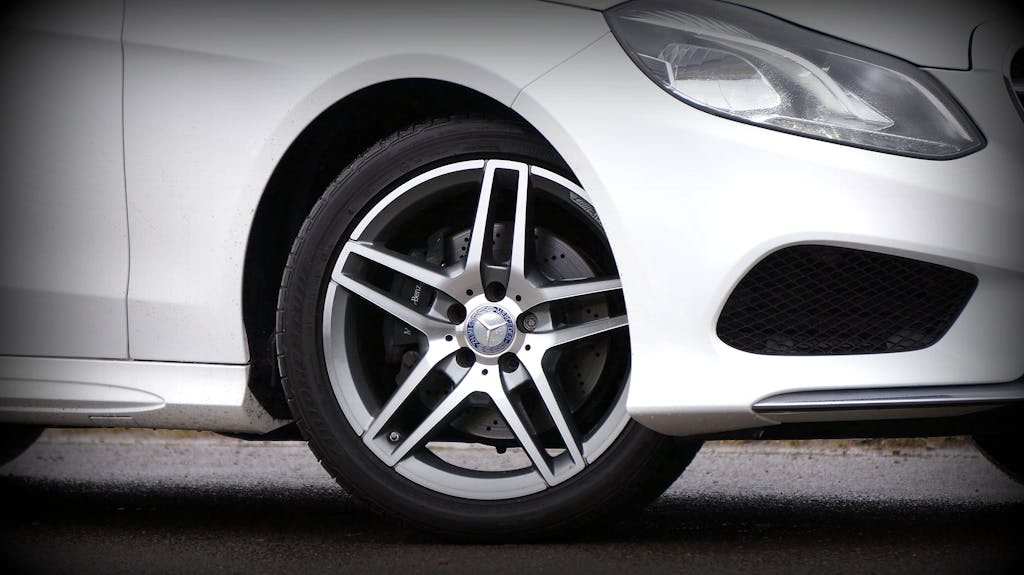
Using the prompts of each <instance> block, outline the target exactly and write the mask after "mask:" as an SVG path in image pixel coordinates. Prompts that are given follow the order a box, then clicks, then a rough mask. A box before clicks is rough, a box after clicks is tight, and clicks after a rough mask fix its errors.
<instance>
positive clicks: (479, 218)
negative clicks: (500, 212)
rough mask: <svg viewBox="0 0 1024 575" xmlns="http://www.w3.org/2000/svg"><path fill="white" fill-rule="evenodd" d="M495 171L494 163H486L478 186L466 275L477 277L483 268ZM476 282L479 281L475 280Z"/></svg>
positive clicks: (467, 254)
mask: <svg viewBox="0 0 1024 575" xmlns="http://www.w3.org/2000/svg"><path fill="white" fill-rule="evenodd" d="M496 169H497V167H496V166H495V164H494V163H492V162H487V164H486V165H485V166H484V179H483V182H482V183H481V184H480V198H479V199H478V200H477V203H476V216H475V217H474V218H473V231H472V233H471V234H470V236H469V246H467V248H466V267H465V270H466V271H465V273H466V274H476V275H477V276H479V274H480V272H481V269H482V267H483V258H484V248H485V247H487V246H488V245H489V244H490V242H489V241H488V240H489V239H490V238H489V236H490V234H491V230H490V226H488V225H487V215H488V214H489V213H490V210H491V195H492V192H493V191H494V172H495V170H496ZM477 281H481V280H480V279H477Z"/></svg>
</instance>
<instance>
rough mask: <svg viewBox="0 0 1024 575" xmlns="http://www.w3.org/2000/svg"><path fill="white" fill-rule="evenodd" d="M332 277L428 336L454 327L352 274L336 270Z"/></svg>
mask: <svg viewBox="0 0 1024 575" xmlns="http://www.w3.org/2000/svg"><path fill="white" fill-rule="evenodd" d="M331 279H333V280H334V281H335V282H336V283H337V284H338V285H340V286H341V287H343V288H345V289H347V290H348V291H350V292H352V293H353V294H355V295H357V296H359V297H361V298H363V299H365V300H366V301H368V302H370V303H372V304H373V305H375V306H377V307H379V308H380V309H382V310H383V311H385V312H387V313H389V314H391V315H393V316H395V317H396V318H398V319H399V320H400V321H403V322H405V323H406V324H409V325H410V326H412V327H414V328H416V329H418V330H419V331H421V332H423V333H424V334H425V335H427V337H431V336H436V335H437V334H439V333H444V332H447V331H450V330H451V329H452V327H453V326H452V325H451V324H448V323H445V322H443V321H438V320H436V319H433V318H429V317H427V316H425V315H423V314H421V313H419V312H417V311H415V310H413V309H412V308H410V307H408V306H406V305H405V304H404V303H401V302H399V301H396V300H394V299H392V298H391V296H390V295H389V294H386V293H384V292H382V291H381V290H379V289H377V288H375V287H373V286H370V285H367V284H364V283H362V282H360V281H359V280H357V279H355V278H354V277H352V276H349V275H346V274H344V273H340V272H336V273H335V274H334V276H333V277H332V278H331Z"/></svg>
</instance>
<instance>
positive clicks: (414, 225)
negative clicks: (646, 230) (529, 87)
mask: <svg viewBox="0 0 1024 575" xmlns="http://www.w3.org/2000/svg"><path fill="white" fill-rule="evenodd" d="M560 172H561V173H560ZM564 173H565V169H564V166H563V165H562V163H561V162H560V161H559V160H558V159H557V156H555V155H554V154H553V153H552V152H551V151H550V149H549V148H548V147H547V146H546V144H545V143H544V142H543V141H542V140H540V139H539V138H538V137H537V136H536V135H535V134H533V133H531V132H530V131H528V130H527V129H525V128H523V127H520V126H519V125H517V124H510V123H505V122H493V121H486V120H480V119H462V118H456V119H446V120H436V121H433V122H428V123H425V124H421V125H418V126H415V127H413V128H411V129H410V130H407V131H403V132H400V133H398V134H396V135H394V136H392V137H391V138H389V139H387V140H385V141H383V142H382V143H380V144H378V145H377V146H376V147H374V148H373V149H371V150H370V151H369V152H367V154H365V155H364V156H362V157H360V158H359V159H357V160H356V161H355V162H354V163H353V164H352V165H350V166H349V167H348V168H347V169H346V170H345V171H344V172H343V173H342V174H341V175H340V176H339V177H338V179H337V180H335V182H334V183H333V184H332V185H331V186H330V187H329V188H328V190H327V191H326V192H325V194H324V196H323V198H321V200H320V202H319V203H318V204H317V206H316V207H315V208H314V210H313V212H312V213H311V214H310V216H309V218H308V219H307V221H306V223H305V225H304V226H303V229H302V232H301V233H300V236H299V238H298V239H297V240H296V242H295V245H294V247H293V252H292V256H291V258H290V260H289V268H288V270H287V271H286V274H285V278H284V282H283V286H282V294H281V299H280V304H281V309H280V310H279V325H278V329H279V333H278V346H279V350H280V353H281V368H282V372H283V374H284V376H285V380H284V381H285V386H286V390H287V391H288V393H289V401H290V403H291V406H292V410H293V412H294V413H295V416H296V418H297V420H298V422H299V425H300V428H301V429H302V430H303V432H304V433H305V435H306V436H307V438H308V439H309V441H310V446H311V448H312V449H313V450H314V452H315V453H316V454H317V455H318V456H319V457H320V458H321V460H322V461H323V462H324V465H325V467H326V468H327V469H328V470H329V471H331V473H332V474H333V475H334V476H335V477H336V478H337V479H338V480H339V481H340V482H341V483H342V484H343V485H344V486H346V487H347V488H348V489H349V490H351V491H353V492H354V493H356V494H357V495H360V496H361V497H362V498H364V499H366V500H368V501H369V502H370V503H371V504H373V505H374V506H375V507H378V508H381V509H383V510H385V511H388V512H391V513H392V514H395V515H398V516H399V517H401V518H404V519H405V520H407V521H410V522H413V523H415V524H417V525H419V526H423V527H426V528H429V529H432V530H434V531H438V532H442V533H446V534H449V535H458V536H462V537H475V538H480V537H484V538H490V537H494V536H506V537H507V536H520V537H521V536H528V535H536V534H539V533H545V532H549V531H563V530H565V529H567V528H569V527H572V526H576V525H579V524H580V523H581V522H585V521H589V520H590V519H592V518H594V517H596V516H599V515H604V514H608V513H614V512H616V511H619V510H622V509H625V508H629V507H632V506H633V505H635V504H639V503H644V502H645V501H646V500H647V499H650V498H651V497H654V496H656V495H658V494H659V493H660V492H661V491H662V490H663V489H664V488H665V487H666V486H667V485H668V484H669V483H670V482H671V481H672V480H673V479H674V478H675V477H676V476H677V475H678V474H679V472H680V471H681V470H682V468H683V467H684V466H685V465H686V464H687V463H688V462H689V461H690V459H692V457H693V455H694V454H695V453H696V449H697V448H698V445H697V444H694V443H680V442H678V441H675V440H671V439H668V438H665V437H662V436H659V435H657V434H655V433H653V432H651V431H649V430H646V429H644V428H642V427H640V426H639V425H637V424H636V423H634V422H631V421H630V419H629V416H628V414H627V413H626V409H625V398H626V386H627V382H628V376H629V337H628V324H627V320H626V314H625V311H626V310H625V302H624V299H623V294H622V285H621V283H620V281H619V278H618V273H617V269H616V267H615V262H614V258H613V257H612V253H611V249H610V247H609V245H608V242H607V239H606V238H605V235H604V232H603V229H602V226H601V222H600V220H599V219H598V217H597V215H596V213H595V211H594V208H593V207H592V205H591V203H590V201H589V200H588V198H587V195H586V193H585V192H584V191H583V190H582V189H581V188H580V187H579V186H578V185H577V184H576V183H574V182H573V181H572V180H570V179H568V178H567V177H566V176H565V175H562V174H564Z"/></svg>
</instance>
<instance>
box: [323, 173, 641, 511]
mask: <svg viewBox="0 0 1024 575" xmlns="http://www.w3.org/2000/svg"><path fill="white" fill-rule="evenodd" d="M495 161H496V160H468V161H461V162H455V163H452V164H447V165H444V166H441V167H438V168H434V169H432V170H430V171H427V172H425V173H423V174H420V175H418V176H415V177H414V178H412V179H410V180H409V181H407V182H405V183H403V184H402V185H400V186H399V187H398V188H396V189H395V190H394V191H392V192H390V193H388V194H387V195H386V196H385V197H384V198H382V199H381V200H380V201H379V202H377V203H376V204H374V205H373V207H371V209H370V210H369V211H367V213H366V214H365V215H364V216H363V217H362V218H361V219H360V220H359V222H358V224H357V225H356V227H355V228H354V229H353V231H352V233H351V234H350V235H349V237H348V238H347V239H346V238H343V244H342V245H344V243H346V242H347V241H348V240H352V241H360V240H365V239H366V238H365V237H364V236H365V234H366V231H367V229H368V228H369V227H370V226H371V225H372V224H374V223H375V220H376V219H377V218H379V217H381V215H382V214H383V213H384V212H385V210H387V209H388V208H389V207H391V206H392V205H393V204H394V202H396V201H398V200H399V199H400V198H402V197H403V196H405V195H406V194H408V193H410V192H412V191H414V190H416V189H417V188H418V187H420V186H421V185H423V184H424V183H427V182H430V181H432V180H434V179H436V178H438V177H441V176H444V175H448V174H452V173H455V172H461V171H472V170H483V169H485V168H486V166H487V165H488V163H491V162H495ZM497 162H500V163H502V164H509V165H515V166H522V165H523V164H521V163H518V162H508V161H504V160H497ZM501 167H505V166H501ZM527 169H528V172H529V174H530V175H531V176H536V177H539V178H543V179H544V180H547V181H548V183H549V184H553V185H555V186H557V187H560V188H563V189H565V190H566V191H568V192H570V193H571V194H575V195H576V196H578V197H580V198H582V199H584V200H585V201H587V202H589V197H588V196H587V194H586V192H585V191H584V190H582V188H580V187H579V186H577V185H575V184H574V183H572V182H571V181H569V180H567V179H565V178H563V177H562V176H559V175H558V174H555V173H554V172H550V171H548V170H546V169H544V168H540V167H537V166H528V168H527ZM385 225H386V224H385ZM343 264H344V262H343V261H342V256H341V252H339V253H338V255H336V256H335V258H334V262H333V264H332V265H331V266H330V269H332V270H335V269H336V268H338V267H339V266H341V265H343ZM339 288H341V289H339ZM353 295H354V294H351V293H350V292H348V290H346V289H344V288H343V287H341V286H340V285H338V284H337V283H335V282H333V281H329V282H327V290H326V294H325V302H324V307H323V316H322V329H321V335H322V346H323V348H322V349H323V357H324V363H325V366H326V371H327V375H328V379H329V381H330V383H331V387H332V390H333V392H334V394H335V398H336V400H337V402H338V404H339V407H340V408H341V411H342V413H343V414H344V416H345V418H346V420H347V421H348V423H349V425H350V426H351V427H352V429H353V431H354V432H355V433H356V434H357V435H358V436H360V437H362V436H363V435H364V434H365V433H366V432H367V430H368V429H369V427H370V424H371V423H372V422H373V421H374V419H375V416H374V415H373V414H372V413H371V410H370V408H369V407H368V406H367V405H366V398H365V397H364V394H365V391H364V392H363V393H361V392H360V390H359V389H358V387H359V384H358V383H357V382H356V380H355V378H354V377H353V376H352V375H351V373H352V372H351V369H352V365H351V364H350V361H349V357H348V353H347V349H346V347H347V346H346V339H347V334H346V325H345V324H346V321H347V318H346V316H347V313H348V305H349V301H348V298H350V297H352V296H353ZM356 299H357V300H358V299H359V297H358V296H356ZM363 303H364V304H365V302H363ZM473 306H475V307H473ZM466 307H467V309H473V310H474V312H473V313H475V312H476V311H477V310H479V309H482V308H484V307H497V308H499V309H503V310H504V311H506V312H507V313H508V314H509V316H511V318H512V320H513V322H516V321H518V318H519V316H520V315H521V314H522V313H523V312H524V311H525V310H523V309H521V308H520V306H519V305H518V304H517V303H516V302H515V301H514V300H512V299H510V298H507V297H506V298H504V299H502V300H501V301H499V302H491V301H489V300H487V299H486V297H485V296H484V295H483V294H480V295H477V296H474V297H472V298H471V299H470V300H468V301H467V302H466ZM467 316H468V317H467V319H466V320H465V321H463V322H462V323H461V324H459V325H458V326H456V329H455V331H454V336H455V338H457V341H458V343H459V344H460V346H462V347H469V348H470V349H472V350H473V351H474V353H475V355H476V360H477V362H478V363H481V364H483V365H495V364H497V363H498V359H499V358H500V356H501V355H502V354H504V353H507V352H510V351H513V352H514V351H518V350H520V349H521V348H522V346H523V341H524V337H525V335H526V333H525V332H524V331H523V330H521V329H519V328H518V324H515V325H514V328H513V337H512V341H511V342H509V344H508V345H507V346H506V347H505V348H503V349H501V350H500V351H495V352H493V353H486V352H481V351H480V350H478V349H475V348H474V346H472V345H470V341H469V339H468V337H467V326H468V325H469V321H471V320H470V318H471V317H473V314H467ZM346 381H347V382H349V384H348V385H346ZM627 389H628V378H627V381H626V383H625V384H624V385H623V386H622V388H621V389H620V390H618V395H617V397H616V399H615V401H614V402H613V405H612V407H611V408H610V409H608V410H607V411H606V412H605V413H604V415H603V417H602V418H601V420H600V421H599V422H598V423H596V424H595V425H594V426H593V428H592V429H591V431H590V433H588V434H587V435H586V436H585V437H583V438H581V441H580V449H581V451H582V454H583V457H584V460H585V461H586V463H587V465H589V464H591V463H593V462H594V461H595V460H596V459H597V458H598V457H599V456H600V455H601V454H602V453H603V452H604V451H605V450H607V448H608V447H610V445H611V444H612V443H613V442H614V440H615V439H616V438H617V437H618V436H619V435H620V434H621V432H622V430H623V429H624V428H625V427H626V425H627V423H628V422H629V416H628V414H627V412H626V409H625V403H626V392H627ZM370 451H371V453H373V454H374V455H375V456H378V454H376V453H375V452H373V450H370ZM423 452H427V453H423ZM428 453H429V455H427V454H428ZM378 457H379V456H378ZM393 469H394V471H395V472H397V473H398V474H399V475H401V476H403V477H405V478H406V479H408V480H410V481H412V482H414V483H416V484H418V485H420V486H421V487H426V488H427V489H430V490H432V491H436V492H439V493H443V494H446V495H451V496H456V497H461V498H465V499H477V500H501V499H509V498H515V497H521V496H526V495H530V494H533V493H537V492H540V491H544V490H546V489H550V488H552V487H555V486H557V485H554V486H549V485H548V483H547V482H546V481H545V480H544V478H543V477H542V476H541V474H540V472H539V471H538V469H536V467H534V466H529V467H523V468H519V469H516V470H512V471H503V472H488V471H481V470H475V469H470V468H463V467H459V466H456V465H454V464H451V463H448V462H447V461H444V460H442V459H441V458H440V457H439V456H437V455H434V454H433V453H431V452H430V451H429V449H427V448H426V447H420V448H417V450H415V451H414V452H412V453H410V454H409V455H408V456H407V457H406V458H405V459H403V460H401V461H400V462H399V463H397V464H396V465H394V467H393Z"/></svg>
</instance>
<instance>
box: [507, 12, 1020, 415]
mask: <svg viewBox="0 0 1024 575" xmlns="http://www.w3.org/2000/svg"><path fill="white" fill-rule="evenodd" d="M1016 47H1017V46H1014V45H1013V36H1012V29H1010V28H1000V27H999V26H996V25H983V26H981V27H980V28H979V29H978V30H977V31H976V32H975V35H974V41H973V48H972V50H973V53H972V60H973V68H972V70H970V71H948V70H937V71H933V73H934V74H935V76H936V77H937V78H938V79H939V80H940V81H941V82H943V83H944V84H945V85H946V86H947V87H949V89H950V90H951V91H952V92H953V94H954V96H955V97H956V98H957V99H959V100H960V102H961V104H962V105H963V106H964V108H965V109H966V110H967V111H968V113H969V114H970V115H971V116H972V118H973V119H974V120H975V122H976V123H977V124H978V126H979V127H980V128H981V130H982V132H983V133H984V134H985V136H986V138H987V145H986V147H985V148H984V149H982V150H980V151H978V152H976V153H974V154H971V155H969V156H966V157H963V158H959V159H955V160H948V161H933V160H921V159H913V158H906V157H901V156H897V155H892V154H884V153H879V152H872V151H866V150H860V149H856V148H852V147H847V146H842V145H836V144H832V143H827V142H821V141H816V140H811V139H807V138H802V137H799V136H794V135H789V134H784V133H780V132H775V131H771V130H766V129H763V128H758V127H755V126H750V125H746V124H742V123H739V122H734V121H730V120H726V119H723V118H719V117H716V116H712V115H710V114H706V113H704V112H701V111H699V110H696V109H694V108H691V107H689V106H687V105H685V104H683V103H681V102H679V101H677V100H676V99H674V98H672V97H671V96H670V95H668V94H666V93H665V92H663V91H662V90H661V89H659V88H658V87H657V86H655V85H654V84H653V83H652V82H651V81H650V80H648V79H647V78H646V77H645V76H644V75H643V73H642V72H640V70H638V69H637V68H636V66H635V65H634V64H633V63H632V62H631V61H630V60H629V58H628V57H627V56H626V55H625V53H624V52H623V51H622V49H621V48H620V47H619V45H618V43H617V42H616V40H615V39H614V38H613V37H612V36H611V35H608V36H605V37H604V38H602V39H601V40H599V41H597V42H595V43H594V44H592V45H590V46H589V47H588V48H586V49H585V50H583V51H582V52H580V53H579V54H577V55H576V56H575V57H574V58H572V59H570V60H569V61H567V62H565V63H564V64H562V65H561V66H559V67H558V68H556V69H555V70H553V71H552V72H550V73H548V74H547V75H545V76H543V77H542V78H540V79H539V80H537V81H536V82H534V83H532V84H531V85H530V86H528V87H527V88H526V89H525V90H524V91H523V93H522V94H520V96H519V97H518V98H517V100H516V102H515V104H514V107H515V109H516V110H517V111H518V112H519V113H521V114H522V115H523V116H524V117H525V118H526V119H527V120H528V121H530V122H531V123H532V124H533V125H534V126H535V127H537V128H538V129H539V130H540V131H541V132H542V133H543V134H544V135H545V136H546V137H547V138H548V139H549V140H550V141H551V142H552V143H553V144H554V146H555V147H556V149H558V150H559V151H560V153H561V154H562V155H563V157H564V158H565V159H566V161H567V162H568V163H569V165H570V166H571V167H572V169H573V170H574V171H575V173H576V175H577V176H578V177H579V179H580V180H581V183H582V184H583V186H584V188H586V189H587V190H588V192H589V194H590V196H591V199H592V201H593V203H594V204H595V206H596V208H597V210H598V212H599V214H600V216H601V219H602V221H603V222H604V225H605V228H606V231H607V233H608V236H609V239H610V241H611V245H612V248H613V250H614V251H615V254H616V257H617V262H618V265H619V268H620V272H621V276H622V281H623V285H624V288H625V294H626V304H627V308H628V312H629V318H630V328H629V329H630V336H631V340H632V348H633V364H632V376H631V381H630V389H629V397H628V409H629V412H630V413H631V414H632V415H633V417H634V418H636V419H637V420H639V421H640V422H641V423H643V424H644V425H647V426H648V427H651V428H653V429H655V430H657V431H660V432H663V433H668V434H674V435H690V434H704V433H715V432H722V431H729V430H737V429H744V428H751V427H761V426H765V425H771V424H774V423H778V421H777V420H774V419H772V417H771V415H770V414H758V413H756V412H755V411H754V409H753V407H752V406H753V405H754V404H756V403H757V402H758V401H760V400H761V399H763V398H766V397H769V396H774V395H778V394H782V393H790V392H800V391H810V390H830V389H872V388H885V387H908V386H941V385H961V384H975V383H977V384H982V383H992V382H1007V381H1012V380H1016V379H1017V378H1019V377H1020V376H1021V374H1022V373H1024V353H1022V351H1024V162H1021V158H1022V157H1024V122H1022V119H1021V116H1020V115H1019V114H1018V111H1017V109H1016V107H1015V104H1014V103H1013V101H1012V100H1011V97H1010V94H1009V93H1008V91H1007V88H1006V80H1005V78H1004V75H1003V74H1004V68H1005V65H1006V62H1007V61H1008V60H1007V58H1008V55H1009V54H1010V53H1012V50H1013V49H1015V48H1016ZM803 243H815V244H831V245H838V246H847V247H855V248H859V249H866V250H871V251H876V252H882V253H889V254H894V255H900V256H904V257H909V258H913V259H918V260H924V261H929V262H933V263H938V264H941V265H945V266H949V267H952V268H956V269H961V270H964V271H967V272H969V273H972V274H974V275H976V276H977V277H978V278H979V283H978V288H977V290H976V291H975V293H974V295H973V297H972V298H971V299H970V301H969V303H968V304H967V306H966V308H965V309H964V311H963V313H962V314H961V315H960V317H959V319H958V320H957V321H956V322H955V323H954V324H953V326H952V328H951V329H950V330H949V332H948V333H946V335H945V336H944V337H943V338H942V339H940V340H939V341H938V342H937V343H936V344H934V345H932V346H931V347H928V348H926V349H923V350H919V351H913V352H903V353H888V354H877V355H851V356H817V357H792V356H790V357H779V356H764V355H754V354H750V353H745V352H742V351H739V350H736V349H733V348H731V347H729V346H727V345H725V344H724V343H723V342H722V341H721V340H719V339H718V337H717V336H716V333H715V326H716V323H717V319H718V315H719V313H720V311H721V309H722V306H723V304H724V303H725V301H726V299H727V298H728V296H729V294H730V293H731V291H732V289H733V287H734V286H735V285H736V284H737V282H739V280H740V279H741V278H742V277H743V275H744V274H745V273H746V272H747V271H748V270H749V269H750V268H751V267H752V266H753V265H754V264H755V263H756V262H757V261H758V260H760V259H761V258H762V257H763V256H765V255H766V254H768V253H770V252H772V251H775V250H777V249H779V248H782V247H785V246H789V245H794V244H803ZM943 414H948V412H943V413H935V415H943ZM878 415H879V417H880V418H884V417H890V416H891V415H885V414H884V413H882V412H879V414H878ZM828 417H829V416H828V414H822V415H821V418H822V419H823V420H824V419H827V418H828Z"/></svg>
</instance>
